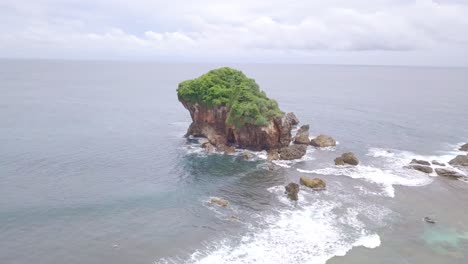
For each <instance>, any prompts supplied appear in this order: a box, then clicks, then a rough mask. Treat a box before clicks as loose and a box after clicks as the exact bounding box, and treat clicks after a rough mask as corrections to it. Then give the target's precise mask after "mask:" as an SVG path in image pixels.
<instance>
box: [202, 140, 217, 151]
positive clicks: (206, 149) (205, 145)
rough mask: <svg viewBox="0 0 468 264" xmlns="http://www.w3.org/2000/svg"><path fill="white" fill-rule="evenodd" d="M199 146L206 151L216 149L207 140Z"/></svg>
mask: <svg viewBox="0 0 468 264" xmlns="http://www.w3.org/2000/svg"><path fill="white" fill-rule="evenodd" d="M201 146H202V148H203V149H205V151H206V152H214V151H215V149H216V148H215V147H214V146H213V144H211V143H210V142H209V141H205V142H203V143H202V145H201Z"/></svg>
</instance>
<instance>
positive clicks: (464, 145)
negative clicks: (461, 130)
mask: <svg viewBox="0 0 468 264" xmlns="http://www.w3.org/2000/svg"><path fill="white" fill-rule="evenodd" d="M460 150H461V151H468V143H465V144H463V145H462V146H461V147H460Z"/></svg>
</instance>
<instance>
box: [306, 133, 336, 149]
mask: <svg viewBox="0 0 468 264" xmlns="http://www.w3.org/2000/svg"><path fill="white" fill-rule="evenodd" d="M310 145H312V146H314V147H318V148H325V147H332V146H336V141H335V140H334V139H333V138H332V137H330V136H327V135H319V136H317V137H316V138H314V139H312V140H311V141H310Z"/></svg>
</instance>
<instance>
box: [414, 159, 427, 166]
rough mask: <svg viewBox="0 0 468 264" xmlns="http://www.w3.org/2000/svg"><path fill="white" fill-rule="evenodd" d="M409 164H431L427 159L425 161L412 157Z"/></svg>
mask: <svg viewBox="0 0 468 264" xmlns="http://www.w3.org/2000/svg"><path fill="white" fill-rule="evenodd" d="M410 164H419V165H424V166H431V164H430V163H429V161H425V160H417V159H412V160H411V162H410Z"/></svg>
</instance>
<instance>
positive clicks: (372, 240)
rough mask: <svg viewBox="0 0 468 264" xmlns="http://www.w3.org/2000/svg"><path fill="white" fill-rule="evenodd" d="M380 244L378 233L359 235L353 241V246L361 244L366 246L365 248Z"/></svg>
mask: <svg viewBox="0 0 468 264" xmlns="http://www.w3.org/2000/svg"><path fill="white" fill-rule="evenodd" d="M380 244H381V242H380V237H379V235H377V234H373V235H368V236H363V237H361V238H360V239H358V240H357V241H356V242H354V244H353V246H354V247H359V246H363V247H366V248H376V247H379V246H380Z"/></svg>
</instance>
